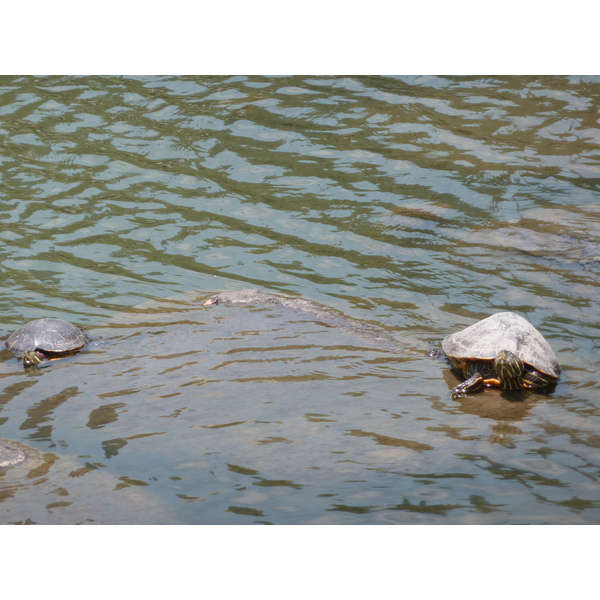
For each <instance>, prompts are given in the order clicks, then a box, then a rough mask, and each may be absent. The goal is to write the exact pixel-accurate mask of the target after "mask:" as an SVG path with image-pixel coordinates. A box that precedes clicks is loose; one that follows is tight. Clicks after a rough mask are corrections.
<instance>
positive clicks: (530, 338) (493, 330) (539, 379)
mask: <svg viewBox="0 0 600 600" xmlns="http://www.w3.org/2000/svg"><path fill="white" fill-rule="evenodd" d="M442 350H443V353H444V355H445V356H446V357H447V358H448V359H449V360H450V364H451V365H452V368H453V369H454V370H455V371H457V372H458V373H460V374H461V375H463V376H464V377H465V378H466V379H465V381H463V382H462V383H461V384H459V385H457V386H456V387H455V388H454V389H453V390H452V397H453V398H459V397H462V396H464V395H465V394H467V393H470V392H478V391H481V390H482V389H483V387H484V386H492V387H498V388H501V389H503V390H523V389H525V390H538V391H540V390H543V389H548V388H552V387H553V386H554V385H555V384H556V381H558V378H559V377H560V365H559V364H558V359H557V358H556V355H555V354H554V352H553V351H552V348H551V347H550V344H548V342H547V341H546V340H545V339H544V337H543V336H542V334H541V333H540V332H539V331H538V330H537V329H536V328H535V327H534V326H533V325H532V324H531V323H530V322H529V321H528V320H527V319H525V318H524V317H522V316H520V315H518V314H516V313H514V312H499V313H495V314H493V315H492V316H490V317H487V318H486V319H482V320H481V321H478V322H477V323H475V324H474V325H471V326H470V327H467V328H466V329H463V330H462V331H459V332H457V333H453V334H451V335H449V336H447V337H446V338H445V339H444V340H443V341H442Z"/></svg>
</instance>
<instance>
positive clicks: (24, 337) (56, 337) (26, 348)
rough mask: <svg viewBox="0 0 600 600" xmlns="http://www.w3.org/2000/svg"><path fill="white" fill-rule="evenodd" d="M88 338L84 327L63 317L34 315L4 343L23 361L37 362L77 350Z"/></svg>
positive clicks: (28, 362)
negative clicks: (64, 319) (50, 317)
mask: <svg viewBox="0 0 600 600" xmlns="http://www.w3.org/2000/svg"><path fill="white" fill-rule="evenodd" d="M89 341H90V336H89V334H88V332H87V331H86V330H85V329H82V328H81V327H77V326H75V325H72V324H71V323H69V322H68V321H63V320H62V319H36V320H35V321H31V322H29V323H27V324H26V325H23V327H21V328H20V329H17V330H16V331H15V332H14V333H12V334H11V336H10V337H9V338H8V339H7V340H6V347H7V348H8V349H9V350H10V351H11V352H12V353H13V354H14V356H16V357H17V358H18V359H20V360H21V361H22V362H23V366H25V367H30V366H32V365H37V364H39V363H41V362H42V361H43V360H56V359H57V358H62V357H63V356H69V355H71V354H76V353H77V352H79V350H81V348H83V346H85V344H86V343H87V342H89Z"/></svg>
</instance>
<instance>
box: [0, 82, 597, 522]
mask: <svg viewBox="0 0 600 600" xmlns="http://www.w3.org/2000/svg"><path fill="white" fill-rule="evenodd" d="M599 106H600V78H589V77H588V78H578V77H542V78H535V77H506V78H494V77H489V78H484V77H479V78H476V77H470V78H447V77H420V78H415V77H411V78H381V77H138V78H112V77H92V78H76V77H42V78H35V77H3V78H0V134H1V135H2V140H3V144H2V153H1V155H0V157H1V161H0V181H1V187H0V215H1V223H2V224H1V226H0V237H1V239H2V245H1V246H0V255H1V257H2V261H1V265H2V271H1V273H2V283H3V285H2V289H1V293H0V303H1V308H2V311H1V323H2V331H3V333H2V335H3V337H6V336H8V334H9V333H10V332H11V331H13V330H14V329H15V328H17V327H18V326H20V325H21V324H23V323H25V322H26V321H27V320H30V319H33V318H37V317H40V316H52V317H58V318H64V319H67V320H69V321H72V322H74V323H77V324H79V325H83V326H85V327H87V328H88V329H89V330H90V331H91V332H92V333H93V334H94V335H95V336H97V337H101V338H102V339H101V340H98V341H96V342H95V343H93V344H91V345H90V346H89V347H88V349H87V350H86V351H85V352H83V353H82V354H80V355H78V356H76V357H71V358H68V359H65V360H63V361H57V362H53V363H51V364H48V365H46V366H45V367H44V368H42V369H40V370H39V371H38V372H25V371H24V370H23V369H22V368H21V367H20V365H19V364H18V362H17V361H16V360H15V359H14V358H12V357H10V356H9V355H8V354H6V353H5V355H4V356H3V358H4V361H3V362H1V363H0V438H1V439H6V440H11V441H14V442H17V443H20V444H23V445H24V446H26V447H28V448H30V449H31V451H30V452H31V456H30V459H29V461H27V462H25V463H22V464H20V465H17V466H16V467H13V468H11V469H8V470H4V471H0V521H1V522H3V523H216V524H220V523H234V524H246V523H247V524H250V523H276V524H284V523H348V524H354V523H373V524H375V523H382V524H383V523H390V524H391V523H435V524H442V523H598V522H600V414H599V409H600V382H599V376H598V372H599V367H600V351H599V344H598V341H597V339H598V326H599V317H598V315H599V310H598V308H599V301H598V299H599V298H600V275H599V267H600V146H599V142H600V127H599V125H598V118H599ZM247 288H258V289H261V290H263V291H266V292H270V293H273V294H279V295H281V294H283V295H292V296H295V297H300V298H304V299H306V300H309V301H311V302H316V303H317V304H318V305H320V306H324V307H328V308H330V309H332V312H331V318H329V316H328V315H329V313H328V312H327V310H325V312H324V313H320V312H316V313H310V312H303V311H301V310H294V309H293V308H290V307H288V306H285V305H284V304H277V303H269V302H266V303H256V304H250V305H227V304H224V303H221V304H218V305H216V306H215V305H213V306H202V301H203V300H204V299H206V298H208V297H209V296H210V295H211V294H213V293H214V292H218V291H221V290H243V289H247ZM499 310H514V311H517V312H519V313H520V314H523V315H525V316H526V317H527V318H528V319H529V320H530V321H531V322H532V323H533V324H534V325H535V326H536V327H537V328H538V329H539V330H540V331H541V332H542V334H543V335H544V336H545V337H546V339H547V340H548V341H549V342H550V344H551V345H552V347H553V349H554V350H555V352H556V354H557V356H558V358H559V361H560V363H561V366H562V369H563V375H562V377H561V380H560V381H559V384H558V386H557V388H556V390H555V391H554V393H552V394H550V395H544V394H529V395H527V396H526V397H525V398H524V399H523V400H522V401H520V402H511V401H509V400H507V399H506V398H504V397H503V396H502V394H501V393H500V392H498V391H492V390H488V391H486V392H484V393H482V394H477V395H472V396H468V397H466V398H464V399H462V400H453V399H451V397H450V394H449V391H450V389H451V388H452V387H453V386H454V385H456V381H457V380H456V379H455V377H454V375H453V374H452V373H451V372H450V371H449V370H448V368H447V366H446V365H445V364H444V363H443V362H440V361H432V360H430V359H428V358H426V357H425V352H426V351H427V349H428V348H430V347H432V346H434V345H436V344H437V343H438V342H439V341H440V340H441V339H442V338H443V337H444V336H445V335H447V334H448V333H450V332H452V331H456V330H458V329H460V328H463V327H465V326H466V325H469V324H471V323H473V322H474V321H475V320H477V319H479V318H483V317H485V316H488V315H490V314H492V313H493V312H497V311H499ZM340 315H343V316H345V317H347V318H348V319H351V321H348V322H346V321H345V320H344V318H343V317H342V316H340ZM355 321H358V322H360V323H362V324H363V325H364V326H365V327H364V328H362V327H354V326H353V323H355ZM348 323H350V326H349V325H348ZM368 328H371V330H372V332H373V333H369V329H368Z"/></svg>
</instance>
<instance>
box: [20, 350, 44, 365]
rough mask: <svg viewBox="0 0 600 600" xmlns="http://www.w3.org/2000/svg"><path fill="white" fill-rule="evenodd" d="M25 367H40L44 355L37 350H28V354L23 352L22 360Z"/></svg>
mask: <svg viewBox="0 0 600 600" xmlns="http://www.w3.org/2000/svg"><path fill="white" fill-rule="evenodd" d="M21 360H22V362H23V366H24V367H32V366H34V365H39V364H40V363H41V362H42V360H43V355H41V354H40V353H39V352H36V351H35V350H28V351H27V352H23V358H22V359H21Z"/></svg>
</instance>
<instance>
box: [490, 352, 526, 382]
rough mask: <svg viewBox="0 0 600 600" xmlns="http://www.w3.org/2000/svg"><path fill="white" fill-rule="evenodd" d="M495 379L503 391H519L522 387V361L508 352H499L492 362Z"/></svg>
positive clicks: (523, 369)
mask: <svg viewBox="0 0 600 600" xmlns="http://www.w3.org/2000/svg"><path fill="white" fill-rule="evenodd" d="M494 365H495V367H496V377H498V379H499V380H500V385H501V387H502V389H504V390H520V389H521V388H522V387H523V376H524V375H525V365H524V364H523V361H522V360H521V359H520V358H519V357H518V356H517V355H516V354H515V353H514V352H511V351H510V350H500V352H498V356H497V357H496V360H495V361H494Z"/></svg>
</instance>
